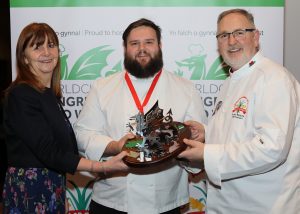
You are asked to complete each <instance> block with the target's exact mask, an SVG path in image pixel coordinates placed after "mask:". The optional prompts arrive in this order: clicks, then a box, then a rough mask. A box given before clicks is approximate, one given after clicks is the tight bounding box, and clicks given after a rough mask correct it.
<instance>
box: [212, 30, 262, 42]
mask: <svg viewBox="0 0 300 214" xmlns="http://www.w3.org/2000/svg"><path fill="white" fill-rule="evenodd" d="M241 31H242V32H244V35H246V33H247V32H253V31H256V29H255V28H246V29H238V30H235V31H232V32H229V33H220V34H218V35H216V38H217V40H218V41H227V40H228V39H229V38H230V35H232V36H233V38H235V39H236V36H237V33H238V32H241ZM223 35H226V38H222V37H220V36H223Z"/></svg>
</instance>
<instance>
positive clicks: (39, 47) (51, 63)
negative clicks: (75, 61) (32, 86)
mask: <svg viewBox="0 0 300 214" xmlns="http://www.w3.org/2000/svg"><path fill="white" fill-rule="evenodd" d="M30 43H31V42H29V44H30ZM58 57H59V51H58V47H57V45H55V44H54V43H53V41H49V40H48V37H46V38H45V41H44V43H43V44H38V43H35V44H33V46H30V45H28V46H27V47H26V48H25V50H24V62H25V63H26V64H27V65H28V67H29V69H30V71H31V72H32V73H33V74H35V75H36V76H37V77H38V78H41V79H43V78H44V76H50V78H51V76H52V74H53V71H54V68H55V67H56V65H57V61H58Z"/></svg>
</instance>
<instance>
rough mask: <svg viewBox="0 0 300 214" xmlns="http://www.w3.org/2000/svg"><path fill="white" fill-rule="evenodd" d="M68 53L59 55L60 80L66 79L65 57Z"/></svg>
mask: <svg viewBox="0 0 300 214" xmlns="http://www.w3.org/2000/svg"><path fill="white" fill-rule="evenodd" d="M68 56H69V55H67V54H66V55H63V56H61V57H60V72H61V74H60V77H61V79H62V80H66V79H67V77H68V64H67V58H68Z"/></svg>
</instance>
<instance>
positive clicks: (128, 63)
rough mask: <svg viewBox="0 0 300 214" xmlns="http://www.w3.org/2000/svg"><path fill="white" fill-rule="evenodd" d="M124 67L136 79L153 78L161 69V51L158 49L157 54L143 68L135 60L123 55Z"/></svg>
mask: <svg viewBox="0 0 300 214" xmlns="http://www.w3.org/2000/svg"><path fill="white" fill-rule="evenodd" d="M124 67H125V69H126V70H127V71H128V72H129V73H130V74H131V75H133V76H135V77H137V78H142V79H143V78H149V77H153V76H154V75H155V74H156V73H157V72H158V71H159V70H161V69H162V67H163V59H162V51H161V49H159V51H158V53H157V54H155V56H154V57H153V58H151V59H150V61H149V62H148V63H147V64H146V65H145V66H142V65H141V64H140V63H139V62H138V61H137V60H136V59H131V58H130V57H129V56H128V55H127V54H125V59H124Z"/></svg>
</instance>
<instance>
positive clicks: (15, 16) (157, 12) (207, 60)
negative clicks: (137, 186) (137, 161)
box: [11, 0, 284, 213]
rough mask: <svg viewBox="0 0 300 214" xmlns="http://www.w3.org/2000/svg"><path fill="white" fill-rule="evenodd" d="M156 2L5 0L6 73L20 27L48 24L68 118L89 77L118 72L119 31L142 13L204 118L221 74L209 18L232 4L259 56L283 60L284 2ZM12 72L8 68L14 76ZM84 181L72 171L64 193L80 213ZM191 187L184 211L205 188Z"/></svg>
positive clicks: (198, 205)
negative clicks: (245, 15)
mask: <svg viewBox="0 0 300 214" xmlns="http://www.w3.org/2000/svg"><path fill="white" fill-rule="evenodd" d="M143 2H144V5H143ZM158 2H159V1H156V0H153V1H152V3H149V2H148V1H142V0H140V1H135V0H127V1H116V2H115V1H112V0H110V1H109V0H107V1H106V0H102V1H99V2H98V1H95V0H93V1H90V2H87V3H83V1H75V0H73V1H72V0H65V1H62V0H61V1H59V0H52V1H50V0H44V1H41V2H40V1H35V0H34V1H30V3H28V1H26V0H23V1H22V0H11V35H12V38H11V45H12V49H13V50H12V61H13V64H12V67H13V71H15V64H14V62H15V55H14V54H15V47H16V42H17V39H18V36H19V34H20V32H21V30H22V29H23V28H24V27H25V26H26V25H27V24H29V23H32V22H46V23H48V24H49V25H50V26H52V27H53V29H55V31H56V32H57V35H58V37H59V40H60V44H61V45H60V50H61V60H62V71H63V77H62V87H63V94H64V99H63V103H64V108H65V111H66V113H67V115H68V116H69V119H70V121H71V122H72V123H74V122H75V120H76V118H77V116H78V114H79V112H80V110H81V108H82V105H83V103H84V99H85V97H86V95H87V93H88V91H89V89H90V85H91V83H92V81H93V80H94V79H96V78H97V77H99V76H107V75H110V74H111V73H114V72H118V71H120V70H122V68H123V48H122V33H123V30H124V29H125V28H126V27H127V26H128V25H129V24H130V23H131V22H133V21H135V20H137V19H140V18H148V19H151V20H153V21H154V22H155V23H156V24H158V25H159V26H160V27H161V28H162V45H163V46H162V49H163V58H164V65H165V66H164V67H165V69H166V70H169V71H171V72H174V73H176V74H177V75H180V76H183V77H185V78H187V79H190V80H192V81H194V83H195V87H196V88H197V89H198V90H199V93H201V96H202V98H203V102H204V105H205V109H206V112H207V115H208V116H210V115H211V113H212V109H213V106H214V101H215V99H216V97H217V94H218V92H219V90H220V88H221V87H222V81H223V80H224V78H225V75H224V71H223V70H222V69H221V65H220V63H221V62H220V61H218V58H219V55H218V52H217V47H216V39H215V34H216V20H217V17H218V14H219V13H220V12H222V11H223V10H227V9H230V8H233V7H234V8H236V7H239V8H244V9H247V10H249V11H250V12H252V13H253V15H254V17H255V22H256V26H257V28H258V29H259V30H260V32H261V49H262V50H263V53H264V55H266V56H268V57H270V58H272V59H273V60H275V61H276V62H278V63H280V64H282V63H283V17H284V8H283V5H284V0H274V1H268V0H266V1H265V2H261V1H252V2H251V3H249V2H248V3H245V2H244V1H243V0H232V1H226V3H222V1H221V0H219V1H203V2H201V1H197V0H195V1H192V0H187V1H186V2H185V1H178V0H173V1H172V0H169V1H165V2H164V3H162V5H159V4H158ZM223 2H224V1H223ZM121 4H122V5H121ZM270 20H272V24H270ZM220 69H221V70H220ZM15 76H16V73H15V72H13V79H14V78H15ZM91 180H92V178H91V177H88V176H83V175H79V174H78V175H76V176H74V177H71V176H70V177H69V182H68V187H69V190H68V194H67V196H68V198H69V206H70V210H72V211H71V212H73V213H75V212H77V211H75V210H87V208H88V204H89V200H90V194H91V190H90V189H89V188H88V186H90V185H89V184H90V183H89V182H90V181H91ZM190 190H191V197H190V207H189V210H188V209H186V210H185V212H190V213H192V212H198V213H200V212H201V211H204V209H205V201H206V193H205V183H204V182H203V180H202V176H201V175H198V176H193V177H191V183H190Z"/></svg>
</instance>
